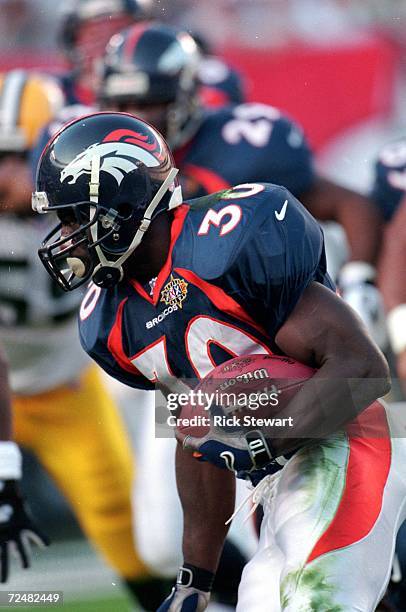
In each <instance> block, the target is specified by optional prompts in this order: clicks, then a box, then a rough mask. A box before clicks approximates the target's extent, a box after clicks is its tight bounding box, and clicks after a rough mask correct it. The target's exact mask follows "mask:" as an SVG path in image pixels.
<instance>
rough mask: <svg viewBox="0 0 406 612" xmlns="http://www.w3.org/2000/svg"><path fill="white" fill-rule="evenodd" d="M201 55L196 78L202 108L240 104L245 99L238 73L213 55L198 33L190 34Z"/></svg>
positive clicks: (205, 41)
mask: <svg viewBox="0 0 406 612" xmlns="http://www.w3.org/2000/svg"><path fill="white" fill-rule="evenodd" d="M191 36H192V37H193V40H194V41H195V43H196V44H197V46H198V49H199V51H200V54H201V59H200V64H199V70H198V78H199V83H200V86H199V97H200V100H201V102H202V104H203V106H207V107H210V108H216V107H219V106H227V105H229V104H242V103H243V102H244V101H245V99H246V96H245V92H244V87H243V81H242V78H241V76H240V75H239V74H238V72H237V71H236V70H235V69H234V68H232V67H231V66H229V65H228V64H226V62H225V61H224V60H222V59H220V58H219V57H217V56H216V55H214V53H213V50H212V49H211V47H210V45H209V43H208V41H207V40H206V38H204V37H203V36H202V35H201V34H200V33H198V32H191Z"/></svg>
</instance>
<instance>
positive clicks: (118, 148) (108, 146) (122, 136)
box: [60, 130, 163, 186]
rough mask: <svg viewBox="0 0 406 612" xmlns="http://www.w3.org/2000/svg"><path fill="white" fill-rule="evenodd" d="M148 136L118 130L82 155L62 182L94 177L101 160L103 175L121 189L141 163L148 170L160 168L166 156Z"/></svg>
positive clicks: (63, 176) (69, 168)
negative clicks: (93, 170)
mask: <svg viewBox="0 0 406 612" xmlns="http://www.w3.org/2000/svg"><path fill="white" fill-rule="evenodd" d="M147 141H148V136H145V135H143V134H139V133H137V132H133V131H132V130H114V131H113V132H111V133H110V134H108V135H107V136H106V137H105V138H104V139H103V140H102V142H100V143H94V144H92V145H91V146H90V147H88V148H87V149H86V150H85V151H83V152H82V153H79V155H77V156H76V157H75V158H74V159H73V160H72V161H71V162H70V163H69V164H68V165H67V166H66V167H65V168H64V169H63V170H62V172H61V176H60V181H61V183H63V182H64V181H65V180H66V179H68V178H69V179H70V180H68V181H67V183H68V184H73V183H76V181H77V180H78V179H79V177H81V176H82V175H83V174H88V175H90V173H91V164H92V159H93V157H94V156H95V155H97V156H98V157H99V158H100V172H107V173H109V174H111V175H112V176H113V177H114V178H115V179H116V181H117V184H118V185H119V186H120V184H121V181H122V180H123V178H124V176H125V175H126V174H128V173H129V172H131V171H132V170H135V169H136V168H137V166H138V165H139V163H140V162H142V163H143V164H145V165H146V166H147V167H148V168H153V167H156V166H159V165H160V163H161V161H162V159H163V157H162V152H161V151H160V149H159V143H158V141H157V140H155V141H153V142H147Z"/></svg>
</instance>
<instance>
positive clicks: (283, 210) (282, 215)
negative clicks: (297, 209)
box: [275, 200, 288, 221]
mask: <svg viewBox="0 0 406 612" xmlns="http://www.w3.org/2000/svg"><path fill="white" fill-rule="evenodd" d="M287 207H288V201H287V200H285V201H284V203H283V206H282V208H281V209H280V211H279V212H278V211H277V210H275V217H276V218H277V219H278V221H283V220H284V218H285V215H286V209H287Z"/></svg>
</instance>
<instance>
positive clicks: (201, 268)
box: [79, 184, 332, 389]
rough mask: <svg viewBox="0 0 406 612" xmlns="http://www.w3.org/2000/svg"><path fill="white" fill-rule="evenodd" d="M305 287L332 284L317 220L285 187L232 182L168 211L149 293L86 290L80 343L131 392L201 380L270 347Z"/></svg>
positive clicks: (123, 287)
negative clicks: (165, 246) (165, 243)
mask: <svg viewBox="0 0 406 612" xmlns="http://www.w3.org/2000/svg"><path fill="white" fill-rule="evenodd" d="M312 281H317V282H320V283H323V284H325V285H326V286H328V287H331V288H332V284H331V281H330V279H329V277H328V275H327V272H326V260H325V253H324V242H323V234H322V231H321V229H320V227H319V225H318V223H317V222H316V221H315V220H314V218H313V217H312V216H311V215H310V214H309V213H308V212H307V210H306V209H305V208H304V207H303V206H302V205H301V204H300V203H299V202H298V201H297V200H296V199H295V198H294V197H293V196H292V195H291V194H290V193H289V192H288V191H287V190H286V189H285V188H283V187H279V186H276V185H264V184H251V185H241V186H237V187H235V188H233V189H230V190H227V191H223V192H220V193H216V194H212V195H211V196H206V197H203V198H199V199H196V200H192V201H190V202H189V203H186V204H184V205H182V206H180V207H179V208H177V209H175V211H174V221H173V223H172V230H171V246H170V250H169V254H168V258H167V261H166V263H165V265H164V267H163V269H162V270H161V272H160V273H159V275H158V277H157V279H156V281H155V284H154V285H153V290H152V293H151V292H150V288H149V286H147V287H145V286H143V285H141V284H140V283H138V282H137V281H135V280H126V281H123V282H122V283H120V284H119V285H118V286H117V287H115V288H114V289H109V290H106V289H101V288H99V287H96V286H95V285H91V287H90V289H89V291H88V294H87V295H86V296H85V298H84V300H83V302H82V306H81V310H80V326H79V327H80V338H81V342H82V345H83V347H84V349H85V350H86V351H87V352H88V353H89V355H90V356H91V357H92V358H93V359H94V360H95V361H96V362H97V363H98V364H99V365H100V366H101V367H102V368H104V369H105V370H106V371H107V372H108V373H109V374H111V375H112V376H114V377H115V378H117V379H118V380H120V381H121V382H123V383H126V384H128V385H130V386H133V387H139V388H143V389H153V388H154V385H155V384H156V383H157V382H158V381H159V382H161V383H162V384H164V385H167V386H170V381H171V380H172V381H173V377H177V378H193V379H195V378H196V377H197V378H202V377H204V376H206V375H207V374H208V373H209V372H210V371H211V370H212V369H213V367H215V365H219V364H220V363H223V362H224V361H226V360H227V359H230V358H231V357H233V356H235V355H243V354H248V353H271V352H275V351H278V349H277V347H276V345H275V335H276V334H277V332H278V330H279V329H280V327H281V326H282V325H283V323H284V322H285V321H286V319H287V318H288V317H289V315H290V313H291V312H292V310H293V308H294V307H295V305H296V304H297V302H298V300H299V298H300V296H301V295H302V293H303V291H304V290H305V288H306V287H307V286H308V285H309V283H311V282H312Z"/></svg>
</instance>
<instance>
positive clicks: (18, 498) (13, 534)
mask: <svg viewBox="0 0 406 612" xmlns="http://www.w3.org/2000/svg"><path fill="white" fill-rule="evenodd" d="M31 543H33V544H36V545H37V546H40V547H41V548H43V547H45V546H48V544H49V541H48V539H47V538H46V537H45V536H44V535H42V534H41V533H40V531H39V530H38V529H37V527H36V526H35V524H34V522H33V519H32V517H31V514H30V511H29V509H28V507H27V504H26V503H25V501H24V499H23V497H22V495H21V493H20V491H19V487H18V481H17V480H0V581H1V582H6V581H7V578H8V574H9V565H10V548H11V547H12V548H14V550H15V552H16V554H17V556H18V557H19V558H20V561H21V565H22V566H23V568H28V567H30V556H31V547H30V544H31Z"/></svg>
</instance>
